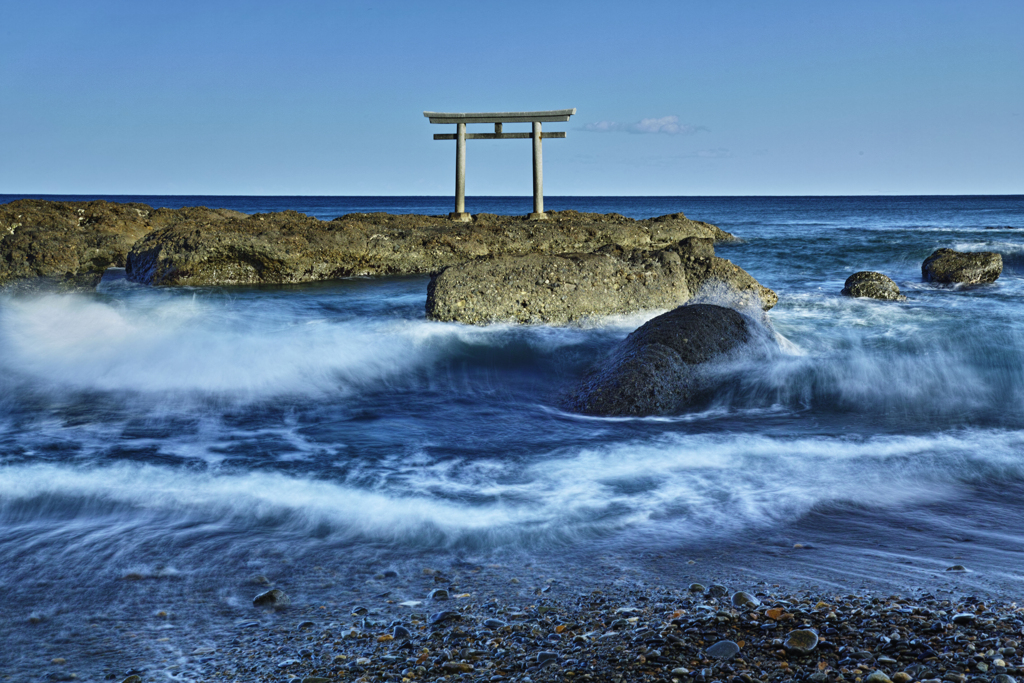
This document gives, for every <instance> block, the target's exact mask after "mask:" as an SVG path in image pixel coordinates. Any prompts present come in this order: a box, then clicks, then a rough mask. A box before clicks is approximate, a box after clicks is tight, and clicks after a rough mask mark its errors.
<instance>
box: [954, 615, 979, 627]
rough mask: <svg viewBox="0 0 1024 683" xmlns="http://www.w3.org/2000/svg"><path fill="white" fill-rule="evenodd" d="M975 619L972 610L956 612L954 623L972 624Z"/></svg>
mask: <svg viewBox="0 0 1024 683" xmlns="http://www.w3.org/2000/svg"><path fill="white" fill-rule="evenodd" d="M973 621H974V615H973V614H971V613H970V612H961V613H960V614H956V615H954V616H953V623H954V624H961V625H963V624H970V623H971V622H973Z"/></svg>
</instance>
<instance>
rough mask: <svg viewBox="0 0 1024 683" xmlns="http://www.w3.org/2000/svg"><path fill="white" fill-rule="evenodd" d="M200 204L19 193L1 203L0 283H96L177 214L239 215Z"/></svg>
mask: <svg viewBox="0 0 1024 683" xmlns="http://www.w3.org/2000/svg"><path fill="white" fill-rule="evenodd" d="M243 215H244V214H240V213H238V212H235V211H225V210H210V209H204V208H189V209H178V210H173V211H172V210H170V209H156V210H154V209H153V208H152V207H151V206H147V205H145V204H116V203H112V202H105V201H92V202H51V201H45V200H39V199H19V200H17V201H13V202H10V203H9V204H2V205H0V285H5V284H11V285H14V286H18V287H44V288H46V287H52V288H55V289H79V288H88V287H95V286H96V283H98V282H99V280H100V277H102V275H103V271H104V270H106V269H107V268H109V267H110V266H124V265H125V262H126V257H127V255H128V251H129V250H130V249H131V247H132V245H133V244H134V243H135V242H136V241H137V240H138V239H139V238H141V237H142V236H143V235H145V234H146V233H148V232H149V231H150V230H152V229H153V228H157V227H162V226H165V225H169V224H173V223H175V222H177V221H179V220H196V219H203V220H209V221H213V220H217V219H220V220H223V219H224V218H225V217H228V216H243Z"/></svg>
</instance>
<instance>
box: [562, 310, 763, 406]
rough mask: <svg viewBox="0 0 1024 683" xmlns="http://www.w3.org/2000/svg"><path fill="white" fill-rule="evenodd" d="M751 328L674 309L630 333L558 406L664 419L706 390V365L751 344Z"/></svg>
mask: <svg viewBox="0 0 1024 683" xmlns="http://www.w3.org/2000/svg"><path fill="white" fill-rule="evenodd" d="M752 325H753V323H752V322H751V321H750V320H748V319H747V318H746V317H744V316H743V315H742V314H741V313H739V312H737V311H736V310H734V309H732V308H725V307H723V306H714V305H710V304H690V305H687V306H680V307H679V308H676V309H674V310H671V311H669V312H668V313H665V314H663V315H660V316H658V317H657V318H654V319H652V320H650V321H648V322H647V323H646V324H644V325H643V326H641V327H640V328H638V329H637V330H635V331H634V332H633V333H632V334H630V335H629V336H628V337H626V339H625V340H624V341H623V342H622V343H621V344H620V345H619V346H618V347H617V348H616V349H615V350H614V351H613V352H612V354H611V355H610V357H609V358H608V359H607V360H606V361H605V362H604V364H603V366H602V367H600V368H598V370H597V371H595V372H594V373H593V374H592V375H591V376H589V377H587V378H586V379H584V380H583V382H582V383H581V384H580V385H579V387H577V388H576V390H575V391H573V392H572V394H571V395H570V396H569V397H567V399H566V400H565V401H564V405H565V408H566V409H568V410H571V411H574V412H579V413H586V414H588V415H602V416H615V415H620V416H626V415H636V416H641V415H665V414H670V413H674V412H677V411H679V410H681V409H683V408H685V407H686V406H688V405H690V404H691V403H693V402H694V401H695V400H696V399H698V398H699V397H700V396H702V395H703V394H704V393H705V392H706V391H707V390H708V389H709V388H710V386H711V385H710V381H709V380H710V377H711V376H710V373H709V372H708V368H709V364H711V363H712V362H714V361H716V360H721V359H723V358H724V357H726V355H727V354H729V353H730V352H732V351H734V350H736V349H738V347H740V346H741V345H743V344H745V343H747V342H749V341H751V340H752V338H753V335H752V331H751V326H752Z"/></svg>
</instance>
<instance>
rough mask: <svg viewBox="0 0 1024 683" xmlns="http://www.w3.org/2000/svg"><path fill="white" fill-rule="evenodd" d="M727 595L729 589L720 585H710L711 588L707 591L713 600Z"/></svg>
mask: <svg viewBox="0 0 1024 683" xmlns="http://www.w3.org/2000/svg"><path fill="white" fill-rule="evenodd" d="M728 594H729V589H728V588H726V587H725V586H723V585H722V584H720V583H713V584H711V588H709V589H708V595H710V596H711V597H713V598H721V597H724V596H726V595H728Z"/></svg>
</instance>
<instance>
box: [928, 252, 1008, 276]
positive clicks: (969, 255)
mask: <svg viewBox="0 0 1024 683" xmlns="http://www.w3.org/2000/svg"><path fill="white" fill-rule="evenodd" d="M1002 272H1003V257H1002V256H1001V255H999V254H997V253H996V252H994V251H975V252H961V251H954V250H952V249H937V250H935V251H934V252H933V253H932V255H931V256H929V257H928V258H926V259H925V260H924V263H922V264H921V276H922V277H923V278H924V279H925V280H928V281H930V282H942V283H953V282H962V283H964V284H972V285H974V284H982V283H986V282H995V280H996V278H998V277H999V275H1000V274H1002Z"/></svg>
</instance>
